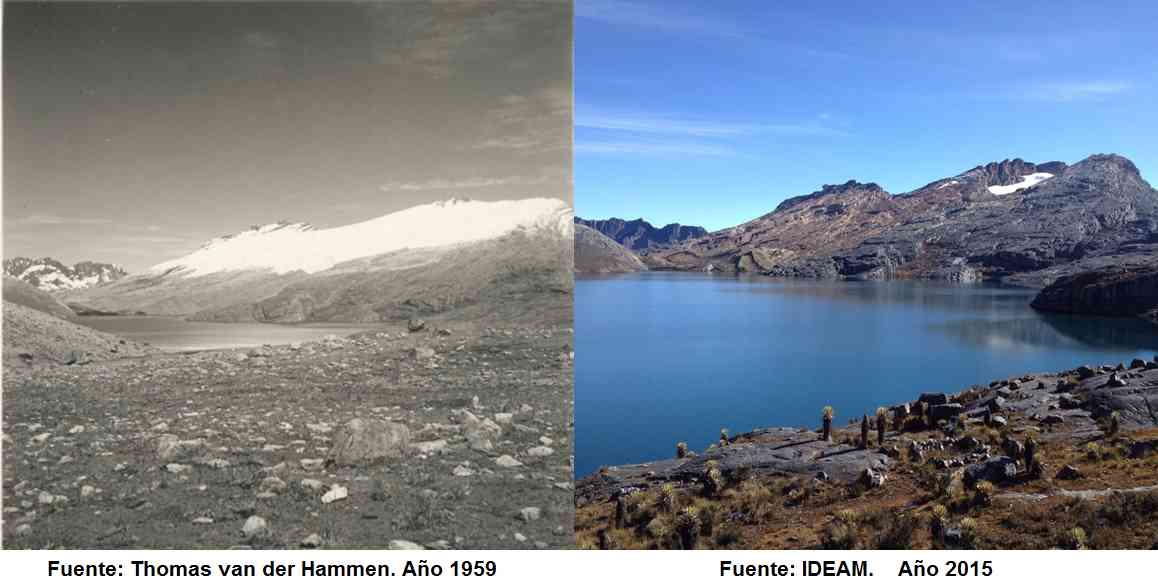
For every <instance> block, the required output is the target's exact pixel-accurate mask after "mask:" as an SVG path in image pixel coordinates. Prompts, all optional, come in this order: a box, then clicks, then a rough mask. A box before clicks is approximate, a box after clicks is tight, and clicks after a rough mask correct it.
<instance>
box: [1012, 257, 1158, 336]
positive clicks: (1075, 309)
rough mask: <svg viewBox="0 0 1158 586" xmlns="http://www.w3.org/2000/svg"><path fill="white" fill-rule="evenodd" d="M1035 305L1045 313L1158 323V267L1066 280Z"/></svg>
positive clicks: (1111, 270) (1094, 273) (1049, 289)
mask: <svg viewBox="0 0 1158 586" xmlns="http://www.w3.org/2000/svg"><path fill="white" fill-rule="evenodd" d="M1031 305H1032V306H1033V307H1034V308H1035V309H1040V310H1042V311H1056V312H1063V313H1090V314H1097V315H1117V316H1142V317H1145V318H1148V319H1150V320H1152V321H1155V323H1158V266H1149V267H1120V268H1109V269H1104V270H1099V271H1089V272H1084V273H1078V274H1076V275H1070V276H1066V277H1062V278H1060V279H1058V280H1057V281H1055V282H1054V283H1053V284H1052V285H1050V286H1048V287H1046V288H1045V289H1043V290H1042V291H1041V292H1040V293H1038V294H1037V297H1036V298H1034V300H1033V302H1032V303H1031Z"/></svg>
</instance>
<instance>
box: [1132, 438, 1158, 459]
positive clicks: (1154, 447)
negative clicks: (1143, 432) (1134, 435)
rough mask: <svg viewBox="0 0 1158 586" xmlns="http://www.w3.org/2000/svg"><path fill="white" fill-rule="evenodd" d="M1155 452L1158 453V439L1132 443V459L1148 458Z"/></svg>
mask: <svg viewBox="0 0 1158 586" xmlns="http://www.w3.org/2000/svg"><path fill="white" fill-rule="evenodd" d="M1155 452H1158V439H1152V440H1138V441H1133V442H1130V457H1131V458H1146V457H1148V456H1149V455H1150V454H1153V453H1155Z"/></svg>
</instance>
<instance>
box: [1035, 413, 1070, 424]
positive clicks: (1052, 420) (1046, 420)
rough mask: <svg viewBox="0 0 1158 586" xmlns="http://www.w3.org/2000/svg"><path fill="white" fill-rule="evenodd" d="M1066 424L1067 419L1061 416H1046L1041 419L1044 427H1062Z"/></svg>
mask: <svg viewBox="0 0 1158 586" xmlns="http://www.w3.org/2000/svg"><path fill="white" fill-rule="evenodd" d="M1063 422H1065V418H1063V417H1062V416H1061V415H1046V416H1045V417H1042V418H1041V423H1042V425H1060V424H1062V423H1063Z"/></svg>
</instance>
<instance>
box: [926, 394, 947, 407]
mask: <svg viewBox="0 0 1158 586" xmlns="http://www.w3.org/2000/svg"><path fill="white" fill-rule="evenodd" d="M918 401H920V402H922V403H925V404H927V405H943V404H945V403H948V402H949V396H948V395H946V394H945V393H921V398H920V399H918Z"/></svg>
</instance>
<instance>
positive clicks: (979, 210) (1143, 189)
mask: <svg viewBox="0 0 1158 586" xmlns="http://www.w3.org/2000/svg"><path fill="white" fill-rule="evenodd" d="M1124 259H1125V260H1130V259H1133V260H1135V261H1137V262H1136V264H1144V263H1145V262H1151V261H1153V260H1155V259H1158V192H1156V191H1155V190H1154V189H1153V188H1151V187H1150V185H1149V184H1148V183H1146V181H1144V180H1143V179H1142V177H1141V175H1140V174H1139V173H1138V169H1137V167H1135V166H1134V164H1133V163H1132V162H1130V161H1129V160H1128V159H1126V158H1124V157H1121V156H1118V155H1093V156H1091V157H1089V158H1087V159H1085V160H1083V161H1080V162H1078V163H1076V164H1074V165H1072V166H1067V165H1066V164H1064V163H1059V162H1049V163H1043V164H1040V165H1039V164H1034V163H1029V162H1026V161H1022V160H1020V159H1013V160H1006V161H1001V162H999V163H989V164H987V165H982V166H978V167H974V168H973V169H970V170H968V171H965V172H963V173H961V174H959V175H956V176H953V177H948V178H944V179H939V180H937V181H934V182H932V183H929V184H928V185H926V186H924V187H921V188H920V189H916V190H914V191H912V192H908V193H903V194H899V195H892V194H889V193H888V192H886V191H885V190H883V189H882V188H881V187H880V186H879V185H876V184H875V183H860V182H857V181H849V182H847V183H844V184H841V185H826V186H824V187H823V188H822V189H820V190H819V191H816V192H814V193H811V194H808V195H804V196H798V197H794V198H789V199H787V200H785V201H784V202H783V203H781V204H780V205H779V206H777V208H776V209H775V210H773V211H772V212H771V213H769V214H766V215H764V216H761V217H759V218H756V219H754V220H751V221H749V222H745V223H744V224H740V225H739V226H736V227H734V228H729V229H726V230H721V231H718V232H714V233H711V234H708V235H705V236H703V237H701V238H696V239H693V240H689V241H687V242H683V243H680V244H677V245H674V246H669V247H665V248H663V249H660V250H655V251H649V254H648V255H647V256H646V257H644V259H643V260H644V262H646V263H647V264H648V265H650V266H652V267H654V268H664V269H673V270H716V271H724V272H753V273H759V274H765V275H771V276H786V277H808V278H856V279H885V278H931V279H946V280H952V281H976V280H982V279H988V280H1011V281H1016V280H1017V279H1019V278H1020V277H1021V276H1022V275H1027V274H1034V273H1038V274H1035V275H1033V277H1032V279H1031V280H1036V281H1037V282H1039V283H1042V284H1044V283H1045V282H1049V281H1051V280H1053V279H1055V278H1057V277H1058V276H1062V275H1065V274H1072V273H1075V272H1079V271H1081V270H1090V269H1094V268H1100V267H1105V266H1113V265H1116V264H1121V263H1122V261H1123V260H1124Z"/></svg>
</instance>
